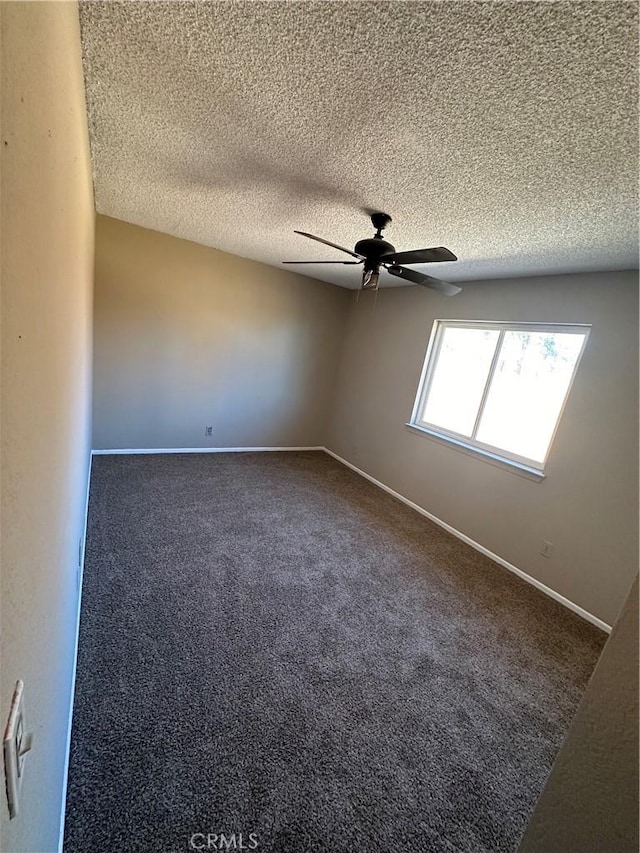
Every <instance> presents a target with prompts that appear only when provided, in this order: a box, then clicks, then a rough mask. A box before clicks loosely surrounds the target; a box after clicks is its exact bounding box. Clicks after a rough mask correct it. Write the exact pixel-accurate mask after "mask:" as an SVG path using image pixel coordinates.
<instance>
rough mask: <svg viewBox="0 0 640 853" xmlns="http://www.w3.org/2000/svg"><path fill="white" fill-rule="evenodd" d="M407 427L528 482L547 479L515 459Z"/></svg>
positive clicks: (539, 472) (437, 434)
mask: <svg viewBox="0 0 640 853" xmlns="http://www.w3.org/2000/svg"><path fill="white" fill-rule="evenodd" d="M405 426H406V427H408V428H409V429H410V430H411V431H412V432H416V433H418V434H419V435H424V436H426V438H430V439H433V440H435V441H438V442H441V443H442V444H445V445H447V447H451V448H452V449H453V450H457V451H459V452H460V453H465V454H466V455H467V456H474V457H475V458H476V459H480V460H481V461H482V462H488V463H489V464H490V465H495V466H496V467H498V468H502V469H503V470H505V471H509V473H511V474H517V475H518V476H519V477H525V478H526V479H527V480H533V481H534V482H536V483H540V482H542V480H544V479H546V475H545V474H543V473H542V471H538V470H537V469H536V468H530V467H529V466H528V465H523V464H522V463H521V462H514V460H513V459H507V458H506V457H505V456H499V455H498V454H496V453H491V452H490V451H488V450H482V449H481V448H479V447H474V445H472V444H467V443H466V442H464V441H460V440H458V439H456V438H451V437H450V436H448V435H442V434H441V433H439V432H435V431H434V430H430V429H427V428H426V427H421V426H417V425H416V424H405Z"/></svg>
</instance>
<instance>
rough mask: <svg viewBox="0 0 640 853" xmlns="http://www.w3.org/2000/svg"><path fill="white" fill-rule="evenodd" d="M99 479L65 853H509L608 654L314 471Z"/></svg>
mask: <svg viewBox="0 0 640 853" xmlns="http://www.w3.org/2000/svg"><path fill="white" fill-rule="evenodd" d="M93 465H94V467H93V476H92V481H91V502H90V513H89V534H88V543H87V558H86V568H85V580H84V593H83V601H82V619H81V630H80V651H79V660H78V678H77V688H76V703H75V713H74V720H73V737H72V749H71V766H70V776H69V789H68V799H67V818H66V838H65V850H66V851H67V853H71V851H74V853H75V851H89V850H90V851H106V853H116V851H117V853H125V851H154V852H155V851H157V853H165V851H187V850H189V849H194V846H193V845H195V846H197V845H202V844H206V834H207V833H211V835H212V839H210V841H209V844H210V846H209V848H208V849H210V850H211V849H227V848H226V844H227V842H229V845H231V836H232V835H234V834H235V839H233V843H234V844H235V847H234V846H229V849H240V839H239V834H240V833H242V835H243V839H242V843H243V845H244V846H245V847H246V848H247V849H251V846H250V844H251V840H250V838H249V834H250V833H255V837H254V839H255V838H256V837H257V843H258V847H257V848H255V849H257V850H259V851H272V853H276V851H277V853H306V851H309V853H311V851H314V852H315V851H327V853H328V851H331V853H339V852H340V851H364V852H365V853H373V851H377V853H391V851H393V853H396V851H473V853H480V852H481V851H514V850H516V848H517V845H518V841H519V839H520V836H521V834H522V833H523V831H524V828H525V826H526V823H527V820H528V817H529V815H530V813H531V811H532V810H533V806H534V804H535V801H536V799H537V797H538V794H539V793H540V791H541V789H542V786H543V784H544V781H545V778H546V776H547V774H548V771H549V769H550V767H551V763H552V761H553V759H554V756H555V754H556V751H557V749H558V747H559V746H560V743H561V741H562V739H563V737H564V735H565V733H566V731H567V727H568V725H569V722H570V720H571V718H572V715H573V714H574V712H575V710H576V706H577V704H578V701H579V699H580V696H581V694H582V691H583V689H584V687H585V685H586V682H587V680H588V677H589V675H590V673H591V671H592V669H593V667H594V665H595V662H596V658H597V656H598V654H599V652H600V650H601V647H602V645H603V642H604V639H605V636H604V635H603V634H602V633H601V632H599V631H597V630H596V629H595V628H593V627H592V626H590V625H589V624H587V623H586V622H583V621H582V620H581V619H579V618H578V617H577V616H574V615H573V614H572V613H570V612H569V611H567V610H565V609H564V608H562V607H561V606H560V605H558V604H556V603H555V602H553V601H551V600H550V599H548V598H546V597H545V596H543V595H542V594H541V593H538V592H537V591H536V590H535V589H533V588H532V587H531V586H529V585H527V584H525V583H524V582H522V581H520V580H518V579H517V578H515V577H514V576H513V575H511V574H509V573H508V572H507V571H506V570H504V569H502V568H500V567H499V566H497V565H495V564H494V563H492V562H491V561H490V560H488V559H486V558H484V557H483V556H481V555H480V554H478V553H477V552H476V551H474V550H472V549H471V548H469V547H467V546H466V545H464V544H462V543H461V542H460V541H459V540H457V539H455V538H454V537H452V536H450V535H449V534H447V533H446V532H444V531H443V530H441V529H440V528H439V527H437V526H436V525H434V524H432V523H431V522H429V521H428V520H426V519H425V518H423V517H421V516H420V515H418V514H417V513H415V512H413V511H412V510H411V509H409V508H408V507H406V506H404V505H403V504H401V503H399V502H398V501H396V500H394V499H393V498H391V497H390V496H388V495H386V494H385V493H384V492H382V491H380V490H379V489H377V488H376V487H375V486H373V485H371V484H370V483H368V482H366V481H365V480H364V479H362V478H361V477H359V476H357V475H356V474H354V473H353V472H351V471H349V470H348V469H346V468H345V467H344V466H342V465H340V464H339V463H337V462H335V461H334V460H332V459H331V458H330V457H328V456H326V455H325V454H323V453H320V452H317V453H313V452H312V453H263V454H257V453H255V454H254V453H246V454H243V453H239V454H220V455H218V454H209V455H166V456H141V455H139V456H102V457H96V458H95V459H94V463H93ZM195 833H202V836H201V835H197V836H196V837H195V838H194V840H193V845H192V846H191V847H190V843H191V842H190V839H191V837H192V836H193V835H194V834H195ZM221 834H224V835H225V842H224V843H225V846H222V840H221V839H220V838H216V839H213V836H214V835H215V836H220V835H221ZM211 845H215V846H211ZM203 849H207V847H206V846H205V847H203Z"/></svg>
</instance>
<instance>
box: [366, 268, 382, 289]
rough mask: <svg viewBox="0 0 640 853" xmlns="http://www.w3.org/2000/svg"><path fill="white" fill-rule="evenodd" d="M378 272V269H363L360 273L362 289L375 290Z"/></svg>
mask: <svg viewBox="0 0 640 853" xmlns="http://www.w3.org/2000/svg"><path fill="white" fill-rule="evenodd" d="M379 279H380V273H379V272H378V270H365V271H364V272H363V273H362V289H363V290H377V289H378V281H379Z"/></svg>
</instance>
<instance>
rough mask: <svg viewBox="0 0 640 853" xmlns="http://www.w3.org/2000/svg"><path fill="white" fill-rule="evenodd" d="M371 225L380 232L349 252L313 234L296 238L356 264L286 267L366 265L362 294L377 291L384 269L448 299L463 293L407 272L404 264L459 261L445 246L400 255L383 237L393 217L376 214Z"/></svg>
mask: <svg viewBox="0 0 640 853" xmlns="http://www.w3.org/2000/svg"><path fill="white" fill-rule="evenodd" d="M371 222H372V223H373V227H374V228H375V229H376V233H375V235H374V236H373V237H368V238H366V239H365V240H359V241H358V242H357V243H356V244H355V246H354V247H353V251H351V249H345V248H344V246H338V244H337V243H332V242H331V241H330V240H324V239H323V238H322V237H316V236H314V235H313V234H307V232H306V231H296V232H295V233H296V234H302V236H303V237H309V238H310V239H311V240H317V242H318V243H324V244H325V246H333V248H334V249H339V250H340V251H341V252H346V254H347V255H351V257H353V258H357V260H355V261H283V263H284V264H354V265H357V264H363V265H364V266H363V269H362V290H377V289H378V281H379V277H380V268H381V267H384V269H386V270H387V272H388V273H390V274H391V275H395V276H398V278H403V279H405V281H411V282H413V283H414V284H421V285H422V286H423V287H430V288H431V289H432V290H437V291H438V293H442V294H444V295H445V296H455V294H456V293H460V291H461V290H462V288H461V287H457V285H455V284H451V283H450V282H448V281H440V279H439V278H433V277H432V276H430V275H425V273H421V272H418V271H417V270H410V269H407V268H406V267H405V266H401V265H402V264H433V263H437V262H439V261H457V260H458V259H457V258H456V256H455V255H454V254H453V252H450V251H449V249H445V248H444V246H436V247H435V248H432V249H413V250H411V251H408V252H396V250H395V247H394V246H392V245H391V243H387V241H386V240H384V239H383V237H382V231H383V230H384V229H385V228H386V227H387V225H388V224H389V223H390V222H391V217H390V216H389V214H388V213H373V214H372V215H371Z"/></svg>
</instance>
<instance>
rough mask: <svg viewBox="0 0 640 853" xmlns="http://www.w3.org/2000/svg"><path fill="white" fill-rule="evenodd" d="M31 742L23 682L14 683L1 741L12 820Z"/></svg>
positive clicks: (17, 806)
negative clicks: (27, 725) (26, 717)
mask: <svg viewBox="0 0 640 853" xmlns="http://www.w3.org/2000/svg"><path fill="white" fill-rule="evenodd" d="M31 741H32V735H31V733H30V732H29V733H27V732H26V731H25V721H24V682H22V681H16V687H15V690H14V691H13V697H12V699H11V710H10V711H9V719H8V720H7V727H6V729H5V732H4V739H3V749H4V772H5V777H6V783H7V784H6V788H7V803H8V806H9V817H10V818H14V817H15V816H16V815H17V814H18V811H19V805H20V791H21V789H22V780H23V778H24V760H25V756H26V754H27V752H29V750H30V749H31Z"/></svg>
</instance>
